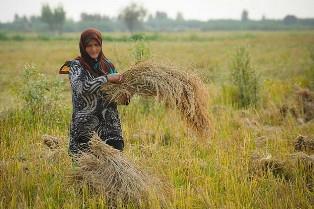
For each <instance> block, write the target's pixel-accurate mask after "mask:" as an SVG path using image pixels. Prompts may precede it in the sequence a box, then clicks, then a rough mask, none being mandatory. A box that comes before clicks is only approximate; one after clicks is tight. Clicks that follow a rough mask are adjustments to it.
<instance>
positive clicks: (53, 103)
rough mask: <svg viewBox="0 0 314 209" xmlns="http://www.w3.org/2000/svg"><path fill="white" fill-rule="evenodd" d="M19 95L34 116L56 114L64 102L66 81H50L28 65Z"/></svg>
mask: <svg viewBox="0 0 314 209" xmlns="http://www.w3.org/2000/svg"><path fill="white" fill-rule="evenodd" d="M22 81H23V83H22V85H21V87H20V90H19V93H20V96H21V98H22V99H23V101H24V102H25V107H26V109H27V110H30V112H31V113H32V114H36V113H47V112H55V111H56V110H57V108H58V107H59V103H60V101H62V94H61V93H62V91H63V86H64V81H63V80H61V79H48V78H47V76H46V75H44V74H42V73H39V72H38V70H37V69H36V68H35V67H34V66H32V65H26V66H25V68H24V70H23V74H22Z"/></svg>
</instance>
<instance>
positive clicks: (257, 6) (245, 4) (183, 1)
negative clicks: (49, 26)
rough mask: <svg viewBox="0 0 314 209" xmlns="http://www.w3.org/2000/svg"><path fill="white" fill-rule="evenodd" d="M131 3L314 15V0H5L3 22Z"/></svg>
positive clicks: (213, 13)
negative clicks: (43, 12)
mask: <svg viewBox="0 0 314 209" xmlns="http://www.w3.org/2000/svg"><path fill="white" fill-rule="evenodd" d="M130 2H137V3H140V4H142V5H143V6H144V7H145V8H146V9H148V11H149V12H150V13H155V11H156V10H158V11H165V12H167V13H168V15H169V16H170V17H173V18H174V17H175V16H176V14H177V12H181V13H183V16H184V18H185V19H200V20H208V19H219V18H232V19H239V18H240V14H241V11H242V10H243V9H247V10H248V11H249V17H250V18H251V19H260V18H261V17H262V16H263V15H265V16H266V18H274V19H281V18H283V17H284V16H285V15H287V14H294V15H296V16H297V17H314V0H155V1H153V0H139V1H131V0H112V1H108V0H62V1H60V0H1V8H0V21H1V22H7V21H12V20H13V18H14V14H16V13H17V14H19V15H26V16H30V15H39V14H40V9H41V6H42V5H43V4H44V3H48V4H49V5H50V6H53V7H54V6H57V5H62V6H63V7H64V9H65V10H66V13H67V18H72V19H74V20H79V17H80V13H81V12H87V13H101V14H106V15H108V16H111V17H114V16H117V14H118V13H119V11H121V9H122V8H123V7H124V6H125V5H127V4H128V3H130Z"/></svg>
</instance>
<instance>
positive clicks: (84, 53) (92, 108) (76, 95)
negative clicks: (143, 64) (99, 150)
mask: <svg viewBox="0 0 314 209" xmlns="http://www.w3.org/2000/svg"><path fill="white" fill-rule="evenodd" d="M79 47H80V53H81V56H79V57H77V58H75V59H74V60H72V61H67V62H66V63H65V64H64V65H63V66H62V67H61V69H60V73H61V74H64V73H68V74H69V79H70V83H71V88H72V103H73V114H72V121H71V125H70V143H69V153H70V154H71V155H74V156H76V155H77V154H79V153H81V152H82V151H83V152H86V151H88V150H89V145H88V142H89V141H90V139H91V136H92V134H93V132H96V133H97V134H98V136H99V137H100V138H101V139H102V140H103V141H104V142H105V143H106V144H108V145H111V146H112V147H114V148H116V149H118V150H121V151H122V150H123V147H124V141H123V137H122V130H121V123H120V119H119V114H118V111H117V104H116V103H109V102H108V101H106V100H105V99H104V98H105V94H104V93H103V92H101V91H100V87H101V86H102V85H106V83H108V82H111V83H116V84H120V83H121V82H122V81H123V77H122V75H121V74H119V73H117V71H116V69H115V67H114V65H113V64H112V63H111V62H110V61H109V60H108V59H107V58H106V57H105V56H104V54H103V51H102V38H101V33H100V32H99V31H98V30H97V29H93V28H90V29H87V30H85V31H83V32H82V34H81V38H80V43H79ZM128 101H129V99H128V98H125V104H127V103H128Z"/></svg>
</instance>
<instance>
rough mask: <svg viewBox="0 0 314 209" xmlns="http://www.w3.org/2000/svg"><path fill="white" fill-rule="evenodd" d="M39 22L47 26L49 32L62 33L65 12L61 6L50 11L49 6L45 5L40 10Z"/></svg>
mask: <svg viewBox="0 0 314 209" xmlns="http://www.w3.org/2000/svg"><path fill="white" fill-rule="evenodd" d="M41 20H42V21H43V22H44V23H47V24H48V26H49V30H50V31H52V32H58V33H62V27H63V24H64V22H65V11H64V9H63V7H62V6H58V7H56V8H55V9H54V11H52V9H51V8H50V6H49V5H48V4H45V5H43V6H42V8H41Z"/></svg>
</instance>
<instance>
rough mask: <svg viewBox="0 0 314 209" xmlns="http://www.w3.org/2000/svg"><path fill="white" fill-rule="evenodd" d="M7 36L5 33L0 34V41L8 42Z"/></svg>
mask: <svg viewBox="0 0 314 209" xmlns="http://www.w3.org/2000/svg"><path fill="white" fill-rule="evenodd" d="M8 39H9V38H8V36H7V35H6V34H5V33H0V41H6V40H8Z"/></svg>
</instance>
